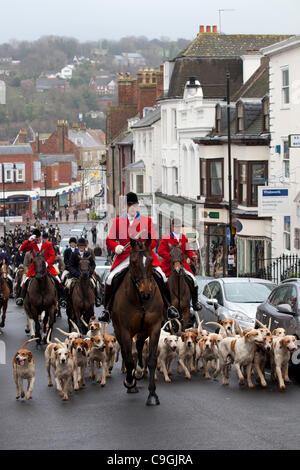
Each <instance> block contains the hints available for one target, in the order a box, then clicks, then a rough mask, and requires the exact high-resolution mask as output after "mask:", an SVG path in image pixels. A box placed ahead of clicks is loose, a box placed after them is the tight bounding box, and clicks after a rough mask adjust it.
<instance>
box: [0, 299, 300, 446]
mask: <svg viewBox="0 0 300 470" xmlns="http://www.w3.org/2000/svg"><path fill="white" fill-rule="evenodd" d="M24 325H25V316H24V314H23V308H21V307H16V306H15V305H14V301H13V300H10V302H9V308H8V315H7V326H6V328H5V329H4V330H3V334H2V335H1V336H0V339H1V340H2V341H4V342H5V345H6V361H7V363H6V364H5V365H0V385H1V393H0V423H1V424H0V448H1V449H69V450H71V449H107V450H111V449H118V450H127V449H134V450H140V449H152V450H158V449H168V450H180V449H299V448H300V413H299V412H298V409H299V397H300V388H299V385H297V384H291V385H289V386H288V389H287V390H286V391H285V392H280V391H279V390H278V387H277V385H274V384H271V385H269V386H268V388H267V389H265V390H264V389H262V388H260V387H259V386H257V387H256V388H255V389H254V390H248V389H247V388H246V387H245V386H243V387H239V385H238V384H237V378H236V374H235V372H233V373H232V377H231V382H230V386H229V387H228V388H224V387H223V386H222V384H221V379H220V377H219V378H218V379H217V380H212V381H206V380H205V379H204V378H203V377H202V376H201V375H200V374H198V375H193V377H192V380H191V381H190V382H189V381H187V380H186V379H185V378H184V377H183V376H177V375H176V374H175V376H174V378H173V382H172V383H171V384H165V383H164V382H163V380H162V377H161V376H160V377H159V381H158V387H157V391H158V395H159V398H160V401H161V405H160V406H157V407H146V406H145V401H146V398H147V380H142V381H141V382H139V388H140V392H139V393H138V394H135V395H128V394H127V393H126V390H125V388H124V387H123V384H122V381H123V376H122V374H121V371H120V364H117V365H116V367H115V369H114V370H113V373H112V378H111V379H110V380H108V381H107V385H106V386H105V387H104V388H101V387H100V386H99V385H96V384H95V383H91V382H90V381H89V380H87V386H86V388H85V389H84V390H80V391H79V392H76V393H75V392H73V395H72V397H71V399H70V401H69V402H62V400H61V398H60V397H59V396H58V394H57V392H56V390H55V389H54V388H48V386H47V376H46V370H45V364H44V354H43V350H41V349H39V350H37V349H36V345H30V346H29V347H30V349H31V350H32V351H33V353H34V357H35V361H36V383H35V389H34V393H33V399H32V400H31V401H25V400H18V401H17V400H16V399H15V385H14V382H13V376H12V358H13V355H14V354H15V352H16V351H17V349H18V348H19V347H20V346H21V345H22V344H23V341H24V340H25V339H26V335H25V333H24ZM57 326H60V327H61V328H66V318H65V315H63V318H62V319H59V320H58V321H57ZM59 335H60V334H59V333H58V335H57V336H59ZM60 337H61V336H60Z"/></svg>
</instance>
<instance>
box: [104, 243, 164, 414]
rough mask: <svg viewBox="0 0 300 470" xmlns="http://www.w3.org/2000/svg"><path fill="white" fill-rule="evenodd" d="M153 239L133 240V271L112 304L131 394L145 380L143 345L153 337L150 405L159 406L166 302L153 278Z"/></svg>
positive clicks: (124, 280)
mask: <svg viewBox="0 0 300 470" xmlns="http://www.w3.org/2000/svg"><path fill="white" fill-rule="evenodd" d="M150 243H151V238H148V240H146V241H145V242H143V241H136V240H133V239H131V241H130V244H131V252H130V258H129V269H128V272H127V273H126V274H125V276H124V279H123V281H122V284H121V286H120V288H118V290H117V291H116V293H115V296H114V300H113V303H112V305H111V316H112V322H113V326H114V330H115V334H116V337H117V340H118V343H119V344H120V347H121V353H122V357H123V360H124V362H125V367H126V378H125V380H124V386H125V387H126V388H127V392H128V393H137V392H138V388H137V386H136V380H140V379H141V378H142V377H143V369H144V366H143V346H144V343H145V340H146V339H147V338H148V337H149V357H148V363H147V366H148V368H149V387H148V390H149V395H148V399H147V401H146V405H148V406H149V405H159V403H160V402H159V399H158V396H157V394H156V386H155V379H154V374H155V369H156V364H157V346H158V340H159V336H160V328H161V323H162V319H163V315H164V303H163V299H162V297H161V294H160V291H159V289H158V286H157V284H156V282H155V280H154V278H153V273H152V269H153V268H152V262H153V258H152V255H151V252H150V250H149V245H150ZM136 335H137V340H136V348H137V352H138V363H137V366H136V367H135V362H134V358H133V355H132V343H133V341H132V339H133V337H134V336H136Z"/></svg>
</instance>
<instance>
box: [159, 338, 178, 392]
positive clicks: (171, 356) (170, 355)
mask: <svg viewBox="0 0 300 470" xmlns="http://www.w3.org/2000/svg"><path fill="white" fill-rule="evenodd" d="M179 340H180V338H179V337H178V336H176V335H168V336H164V335H162V336H161V337H160V339H159V342H158V350H157V352H158V358H157V368H158V369H159V370H160V372H161V373H162V374H164V378H165V382H168V383H169V382H171V379H170V377H169V374H171V372H172V367H173V364H174V361H175V359H176V356H177V352H178V344H179Z"/></svg>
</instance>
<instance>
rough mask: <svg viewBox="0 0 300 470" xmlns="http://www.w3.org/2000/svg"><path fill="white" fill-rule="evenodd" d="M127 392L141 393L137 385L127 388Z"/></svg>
mask: <svg viewBox="0 0 300 470" xmlns="http://www.w3.org/2000/svg"><path fill="white" fill-rule="evenodd" d="M127 393H139V390H138V388H137V387H132V388H128V389H127Z"/></svg>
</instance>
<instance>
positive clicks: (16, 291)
mask: <svg viewBox="0 0 300 470" xmlns="http://www.w3.org/2000/svg"><path fill="white" fill-rule="evenodd" d="M24 272H25V271H24V265H23V264H20V266H19V267H18V269H17V271H16V275H15V279H14V295H15V299H16V300H17V299H20V298H21V291H22V286H21V282H22V278H23V275H24ZM22 304H23V301H22V303H21V302H20V303H19V305H22Z"/></svg>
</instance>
